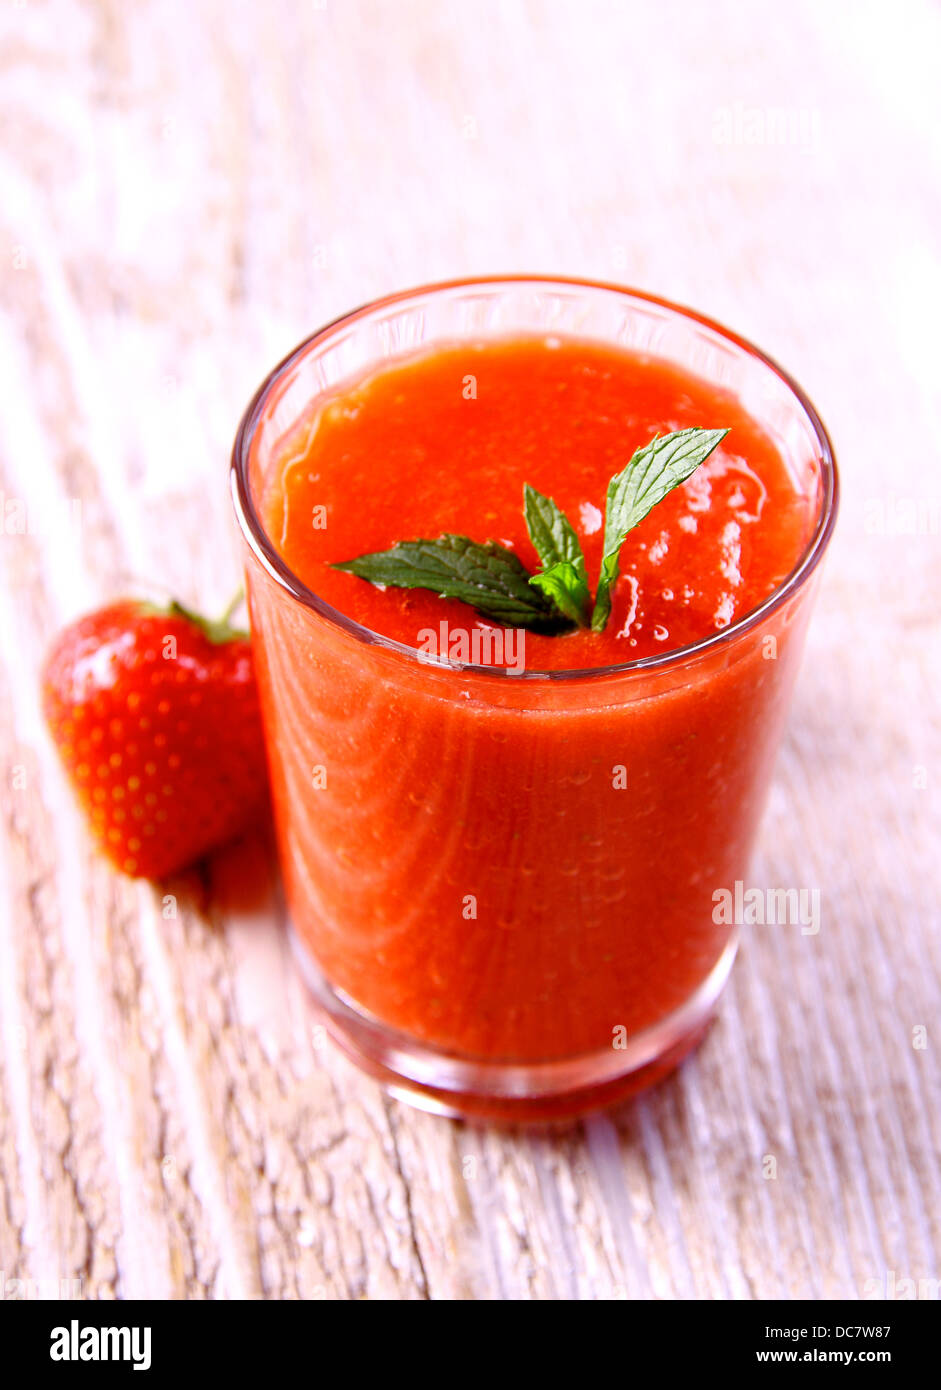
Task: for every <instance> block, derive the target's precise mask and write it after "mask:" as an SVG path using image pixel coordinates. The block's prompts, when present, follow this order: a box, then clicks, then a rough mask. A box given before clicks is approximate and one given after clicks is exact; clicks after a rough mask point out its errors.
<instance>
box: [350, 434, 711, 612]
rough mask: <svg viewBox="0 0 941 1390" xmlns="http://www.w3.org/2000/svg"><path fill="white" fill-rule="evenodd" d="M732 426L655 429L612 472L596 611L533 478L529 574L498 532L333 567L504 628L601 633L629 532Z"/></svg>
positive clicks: (526, 505) (407, 546) (526, 495)
mask: <svg viewBox="0 0 941 1390" xmlns="http://www.w3.org/2000/svg"><path fill="white" fill-rule="evenodd" d="M727 434H728V430H726V429H721V430H707V429H703V428H701V427H700V426H698V425H696V426H693V427H692V428H690V429H685V430H674V431H673V432H672V433H670V434H664V435H657V436H655V437H654V438H653V439H652V440H651V441H650V443H649V444H645V445H644V446H643V448H640V449H637V450H636V451H635V453H634V454H633V456H632V458H631V460H630V462H629V463H628V464H627V466H626V468H624V469H622V470H621V472H620V473H616V474H615V475H614V477H613V478H612V479H611V481H610V483H609V484H608V492H607V498H606V501H605V524H604V553H603V556H602V561H601V573H600V575H599V577H598V588H597V592H596V594H595V603H594V608H593V609H592V611H591V616H590V618H589V608H590V606H591V594H590V591H589V588H588V573H587V568H586V565H585V556H584V553H583V551H582V547H581V542H580V541H579V539H578V536H577V534H576V532H575V528H574V527H573V526H572V524H571V522H570V521H569V520H568V518H567V517H566V515H565V513H564V512H563V511H562V509H561V508H560V507H559V506H558V505H557V504H556V503H555V502H554V501H553V499H552V498H551V497H545V496H544V495H543V494H542V493H541V492H537V490H536V489H535V488H534V487H531V486H530V484H529V483H527V484H526V486H525V488H524V489H523V509H524V513H525V516H526V526H527V529H528V531H529V536H530V539H531V541H532V543H533V546H534V547H535V550H536V554H537V555H538V556H539V560H540V563H541V564H542V569H541V570H540V571H539V573H538V574H533V575H531V574H530V573H529V571H528V570H527V569H526V567H525V565H524V564H523V563H522V561H521V560H520V559H519V558H518V556H517V555H516V554H515V553H514V552H513V551H512V550H509V549H508V548H507V547H506V546H504V545H499V544H498V543H497V542H496V541H487V543H486V544H485V545H478V544H477V543H476V542H475V541H472V540H470V539H469V538H468V537H467V536H457V535H452V534H446V535H443V536H439V537H438V538H437V540H417V541H399V542H398V544H397V545H394V546H393V547H392V548H391V549H390V550H377V551H374V552H372V553H371V554H368V555H360V556H359V557H358V558H357V559H355V560H344V561H343V562H342V563H340V564H335V565H334V566H333V568H334V569H338V570H345V571H346V572H347V573H349V574H355V575H358V576H359V578H360V579H368V580H369V581H370V583H372V584H379V585H383V586H385V585H392V586H394V587H396V588H400V589H430V590H432V591H433V592H434V593H436V594H438V595H439V596H440V597H441V598H456V599H460V600H461V601H462V602H463V603H467V604H469V605H470V607H471V608H473V609H474V610H475V611H476V612H478V613H479V614H480V615H481V617H483V618H486V619H487V620H488V621H490V622H494V623H502V624H503V625H504V626H506V627H523V628H528V629H529V630H530V631H532V632H537V633H541V634H543V635H547V636H557V635H559V634H561V633H565V632H571V631H572V629H573V627H576V626H578V627H587V626H589V623H590V626H591V629H592V631H593V632H602V631H603V630H604V627H605V624H606V623H607V621H608V618H609V617H610V616H611V593H612V590H613V588H614V585H615V583H616V582H617V577H618V567H619V564H620V556H621V547H622V546H623V544H624V541H625V540H626V538H627V536H628V534H629V533H630V532H631V531H633V530H634V528H635V527H636V526H638V525H639V524H640V523H641V522H642V521H643V520H644V518H645V517H646V516H647V515H648V514H649V512H651V511H652V510H653V508H654V507H655V506H656V505H657V503H658V502H662V500H663V499H664V497H666V496H667V494H668V493H670V492H672V491H673V489H674V488H675V487H679V485H680V483H684V482H685V481H686V480H687V478H689V477H691V475H692V474H693V473H694V472H695V471H696V469H697V468H698V467H699V465H700V464H701V463H704V462H705V461H706V459H707V458H708V457H709V455H710V454H711V453H712V451H713V450H714V449H716V448H717V447H718V445H719V444H720V443H721V442H722V440H723V439H724V438H725V436H726V435H727Z"/></svg>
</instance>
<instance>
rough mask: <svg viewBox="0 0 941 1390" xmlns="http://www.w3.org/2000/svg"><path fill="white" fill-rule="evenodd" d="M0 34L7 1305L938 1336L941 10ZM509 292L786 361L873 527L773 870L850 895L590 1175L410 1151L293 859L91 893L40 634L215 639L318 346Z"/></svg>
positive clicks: (450, 17) (752, 957) (784, 772)
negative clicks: (235, 1304)
mask: <svg viewBox="0 0 941 1390" xmlns="http://www.w3.org/2000/svg"><path fill="white" fill-rule="evenodd" d="M0 23H2V41H0V140H2V154H0V159H2V163H0V295H2V304H0V390H2V408H0V488H2V491H3V528H2V534H0V575H2V590H0V646H2V675H0V747H2V779H0V798H2V818H3V831H4V836H3V841H2V849H0V904H2V907H0V1025H2V1062H0V1270H2V1271H3V1275H2V1276H0V1277H2V1278H3V1279H4V1280H7V1281H9V1280H11V1279H14V1278H22V1279H28V1280H34V1281H45V1280H54V1281H62V1280H77V1281H80V1282H79V1284H78V1285H77V1287H78V1288H80V1289H81V1291H82V1292H83V1293H84V1294H85V1295H86V1296H90V1297H96V1296H101V1297H111V1296H113V1295H118V1296H136V1295H143V1296H148V1295H153V1296H157V1297H169V1296H173V1297H177V1296H187V1297H193V1298H198V1297H204V1296H209V1297H218V1296H241V1295H248V1296H267V1297H275V1298H277V1297H287V1298H293V1297H306V1298H311V1297H326V1298H358V1297H370V1298H381V1297H390V1298H414V1297H432V1298H491V1297H500V1298H539V1299H543V1298H550V1299H554V1298H569V1297H572V1298H609V1297H622V1296H624V1297H634V1296H639V1297H643V1298H649V1297H657V1298H676V1297H697V1298H723V1297H734V1298H762V1297H769V1296H777V1295H783V1296H794V1297H799V1296H821V1297H824V1298H829V1297H834V1296H849V1297H866V1296H888V1297H896V1298H898V1297H904V1296H907V1295H908V1294H910V1293H912V1292H915V1293H917V1292H920V1293H921V1294H922V1295H923V1296H925V1295H929V1294H931V1293H932V1291H933V1292H934V1293H935V1295H936V1293H937V1285H936V1284H935V1285H932V1284H931V1283H930V1281H931V1280H937V1278H938V1276H939V1269H938V1249H939V1225H941V1203H939V1196H941V1171H939V1158H938V1155H939V1139H941V1114H939V1106H938V1100H939V1073H941V1068H939V1043H941V1020H939V1017H938V1003H939V996H941V989H939V974H941V970H939V967H941V945H939V934H938V925H939V916H941V910H939V893H938V888H939V883H938V878H939V875H938V867H937V866H938V858H939V856H938V823H939V822H938V810H939V793H938V788H939V782H941V765H939V752H941V737H939V727H938V712H937V711H938V706H937V699H938V696H937V690H938V681H939V676H941V650H939V641H938V608H939V603H938V594H939V592H941V537H939V498H941V478H939V444H938V441H939V439H941V410H939V389H938V380H939V376H938V346H937V344H938V327H937V326H938V323H939V322H941V260H939V230H938V229H939V227H941V178H939V174H941V168H939V166H941V102H939V97H938V91H939V88H938V82H937V74H938V71H939V67H941V12H939V10H938V7H937V6H936V5H934V4H931V3H928V0H899V3H898V4H896V5H894V6H892V7H891V8H887V7H884V6H880V5H876V4H868V3H850V0H830V3H827V4H819V3H811V0H799V2H798V3H793V4H790V5H788V6H784V7H782V6H781V5H779V4H775V3H770V0H762V2H761V3H751V4H748V5H742V4H741V3H732V0H723V3H720V4H714V5H709V6H700V5H696V4H693V3H692V2H691V0H690V3H685V4H684V3H678V0H661V3H658V4H656V5H653V4H643V5H642V4H627V3H621V4H618V3H614V0H612V2H611V3H592V2H590V0H589V2H588V3H585V0H583V3H580V4H577V5H576V4H572V3H570V0H529V3H522V2H521V0H500V3H497V2H496V0H477V3H474V4H465V3H458V0H445V3H431V2H430V0H429V2H428V3H416V2H415V0H399V3H395V4H381V3H368V4H367V3H364V4H358V3H344V0H327V3H326V4H324V3H305V4H296V3H290V0H279V3H271V4H259V5H245V6H240V5H231V4H226V3H223V0H188V2H184V0H179V3H175V2H174V0H169V2H167V0H163V2H161V0H142V2H141V3H138V4H135V5H133V6H130V5H122V4H119V3H118V2H117V0H101V2H100V3H96V4H93V3H91V0H84V3H79V2H78V0H75V2H74V3H70V0H46V2H44V0H25V3H17V2H16V0H4V3H3V7H2V16H0ZM507 270H530V271H544V272H553V273H571V274H581V275H588V276H594V277H598V278H606V279H617V280H621V281H623V282H626V283H632V284H635V285H639V286H641V287H644V288H648V289H651V290H654V291H656V292H659V293H661V294H665V295H667V296H670V297H672V298H675V299H678V300H680V301H684V302H687V303H692V304H694V305H695V306H696V307H698V308H700V309H702V310H703V311H705V312H707V313H711V314H713V315H715V316H716V317H718V318H720V319H723V320H725V321H726V322H728V323H729V324H730V325H731V326H732V327H734V328H736V329H738V330H739V331H741V332H743V333H745V334H747V335H748V336H750V337H752V338H754V339H755V340H756V341H758V342H759V343H761V344H762V345H763V346H764V347H766V348H767V349H769V350H770V351H771V352H772V353H773V354H775V355H777V356H778V357H780V359H781V360H782V361H783V362H784V363H785V364H786V365H787V366H788V367H789V368H790V369H791V370H792V371H794V373H795V374H796V375H797V376H798V378H799V379H800V380H801V381H802V382H803V384H804V385H805V386H806V387H807V389H808V390H809V391H810V393H811V395H812V396H813V397H814V399H815V400H816V401H817V403H818V405H819V406H820V408H821V410H822V412H823V414H824V416H825V418H826V420H827V422H828V424H829V426H830V428H831V430H832V433H833V435H834V438H835V441H836V445H837V450H838V453H839V455H840V459H841V463H842V468H843V477H844V487H845V493H844V509H843V515H842V520H841V525H840V529H839V532H838V535H837V539H836V541H835V544H834V547H833V550H832V551H831V557H830V561H829V565H828V570H827V575H826V583H825V587H824V590H823V594H822V598H821V603H820V607H819V610H818V614H817V621H816V624H815V627H814V630H813V633H812V636H811V640H810V646H809V651H808V656H807V660H806V663H805V667H804V671H803V674H802V678H801V682H800V685H799V689H798V692H797V696H796V701H795V706H794V710H793V717H792V720H791V724H790V731H789V734H788V738H787V742H786V747H785V749H784V752H783V756H782V758H781V761H780V765H779V769H778V775H777V779H776V783H775V788H774V794H773V797H772V802H771V806H770V810H769V814H768V817H767V821H766V823H765V827H764V833H763V837H762V842H761V851H760V855H759V859H758V862H757V863H756V865H755V869H754V875H753V878H754V882H755V883H756V884H767V885H776V884H803V885H807V886H815V887H819V888H820V889H821V894H822V911H823V920H822V926H821V931H820V933H819V935H817V936H815V937H807V936H801V935H800V933H799V931H796V930H794V929H793V928H790V929H789V928H783V929H782V928H754V929H752V930H751V931H750V932H746V939H745V943H744V949H743V952H742V955H741V958H740V961H739V964H738V966H737V968H736V972H735V975H734V980H733V984H732V986H731V990H730V992H729V994H728V995H727V997H726V1001H725V1004H724V1007H723V1010H722V1014H721V1018H720V1021H719V1023H718V1025H717V1026H716V1027H715V1029H714V1030H713V1032H712V1033H711V1035H710V1037H709V1038H708V1040H707V1042H706V1044H705V1045H704V1047H703V1048H702V1049H701V1050H700V1052H699V1053H698V1054H697V1055H696V1056H695V1058H694V1059H693V1060H691V1061H690V1062H689V1063H688V1064H687V1065H686V1066H684V1067H683V1069H682V1071H681V1072H680V1074H679V1075H678V1076H677V1077H676V1078H674V1079H673V1080H672V1081H670V1082H667V1083H666V1084H664V1085H662V1086H661V1087H660V1088H658V1089H657V1090H655V1091H653V1092H651V1093H649V1094H648V1095H647V1096H646V1097H645V1098H643V1099H642V1100H640V1101H639V1102H637V1103H636V1104H634V1105H633V1106H632V1107H630V1108H628V1109H626V1110H624V1111H622V1112H620V1113H616V1114H613V1115H608V1116H603V1117H600V1118H595V1119H592V1120H590V1121H588V1122H587V1123H585V1124H583V1125H580V1126H576V1127H574V1128H572V1129H571V1130H570V1131H569V1132H567V1133H564V1134H561V1135H546V1134H513V1133H505V1132H503V1133H501V1132H498V1131H496V1130H489V1129H477V1128H472V1127H466V1126H462V1125H458V1124H451V1123H448V1122H444V1121H440V1120H435V1119H432V1118H429V1117H425V1116H422V1115H418V1114H415V1113H412V1112H411V1111H408V1110H405V1109H403V1108H402V1107H400V1106H399V1105H398V1104H397V1103H395V1102H393V1101H390V1100H389V1099H387V1098H385V1097H384V1096H383V1095H382V1093H381V1092H380V1091H379V1090H378V1089H377V1088H376V1086H375V1085H374V1084H373V1083H372V1082H370V1081H368V1080H366V1079H365V1078H362V1077H361V1076H359V1075H358V1074H357V1073H355V1072H354V1071H352V1070H351V1069H350V1068H349V1067H348V1066H347V1065H346V1064H345V1063H344V1062H343V1061H342V1060H341V1059H340V1058H339V1057H338V1056H337V1055H336V1053H335V1052H333V1051H332V1050H331V1049H324V1048H322V1047H319V1046H318V1045H317V1044H318V1041H319V1035H318V1034H317V1033H316V1032H315V1031H314V1029H315V1024H316V1020H315V1018H314V1017H313V1015H312V1014H311V1012H310V1008H309V1005H308V1003H307V1001H306V999H305V997H304V994H303V991H302V988H301V987H300V985H299V983H298V980H297V979H296V977H295V975H294V972H293V969H292V967H291V964H290V961H289V959H288V956H287V953H286V949H285V945H284V940H283V936H282V933H281V930H280V926H279V923H280V914H279V906H278V897H277V881H276V875H275V872H274V870H273V867H272V864H271V861H270V857H269V856H268V853H267V851H266V850H265V848H264V847H262V846H258V845H255V846H249V847H247V848H243V850H242V851H240V852H239V853H229V854H227V855H224V856H222V857H221V858H220V859H219V860H217V861H216V862H215V864H214V865H213V866H212V867H211V869H209V870H208V871H207V872H206V874H193V875H191V876H189V877H188V878H187V879H186V880H184V881H181V882H179V883H177V884H175V885H174V886H173V889H172V891H173V892H175V893H176V894H177V895H178V897H179V912H178V915H177V917H176V918H169V919H165V918H164V915H163V907H162V897H161V893H162V892H164V891H170V890H169V889H164V890H159V889H156V890H155V889H154V888H152V887H150V886H148V885H146V884H141V883H134V882H130V881H128V880H125V879H122V878H120V877H117V876H116V875H114V874H113V873H112V872H111V871H110V870H109V869H108V868H107V867H106V866H105V865H104V864H103V863H102V862H101V861H100V860H99V859H98V858H96V857H95V856H94V855H93V854H92V853H91V852H90V850H89V847H88V844H87V842H86V840H85V838H84V836H83V834H82V833H81V830H80V827H79V825H78V823H77V820H76V818H75V815H74V813H73V811H72V808H71V804H70V802H69V799H68V796H67V794H66V792H65V789H64V786H63V783H62V780H61V778H60V775H59V773H58V769H57V766H56V764H55V762H54V758H53V755H52V751H51V749H50V747H49V745H48V743H47V741H46V739H45V737H44V733H43V730H42V727H41V724H40V720H39V716H38V709H37V699H36V673H37V669H38V665H39V661H40V659H41V655H42V651H43V649H44V646H45V644H46V642H47V640H48V638H49V636H50V634H51V633H52V632H53V630H54V629H55V628H56V627H57V626H58V625H59V624H60V623H61V622H63V621H64V620H66V619H67V618H70V617H72V616H74V615H75V614H76V613H78V612H79V611H80V610H82V609H84V608H87V607H90V606H93V605H94V604H95V603H97V602H100V601H103V600H105V599H107V598H110V597H113V596H115V595H117V594H119V593H121V592H122V591H124V590H125V589H126V588H127V587H128V585H129V584H131V583H132V582H134V581H144V582H151V583H154V584H160V585H165V586H166V587H168V588H170V589H172V590H173V591H175V592H176V593H178V594H180V595H181V596H182V597H184V598H187V599H190V600H194V601H200V602H202V603H204V604H205V605H208V606H212V605H217V606H219V607H221V606H222V605H223V603H224V599H225V597H226V596H227V594H228V593H229V591H230V590H231V588H232V587H233V585H234V582H235V581H236V576H237V568H238V566H237V550H236V547H235V543H234V534H233V528H232V525H231V522H230V518H229V511H228V503H227V497H226V464H227V454H228V449H229V446H230V441H231V437H232V434H233V432H234V429H235V425H236V422H237V420H238V417H239V415H240V413H241V409H242V407H243V405H244V403H245V401H246V400H247V398H248V396H249V395H250V393H251V391H252V390H253V388H254V387H255V385H256V384H257V382H258V381H259V380H260V378H261V377H262V376H263V375H264V373H265V372H266V370H267V369H268V368H269V367H270V365H271V364H272V363H273V362H274V361H275V360H277V359H278V358H279V357H280V356H281V355H283V353H284V352H285V351H286V350H287V349H288V348H290V347H291V346H292V345H293V344H294V343H295V342H296V341H297V340H298V339H300V338H301V337H303V336H304V335H305V334H306V333H307V332H309V331H310V330H311V329H313V328H314V327H316V326H318V325H319V324H321V323H323V322H325V321H327V320H329V319H330V318H331V317H333V316H335V315H336V314H338V313H340V312H342V311H343V310H345V309H347V308H349V307H352V306H353V305H355V304H358V303H360V302H362V301H364V300H366V299H369V298H371V297H373V296H375V295H377V294H381V293H383V292H386V291H388V290H390V289H394V288H399V287H403V286H406V285H408V284H412V283H420V282H424V281H427V280H429V279H433V278H447V277H452V276H456V275H461V274H473V273H478V272H480V273H485V272H488V271H507ZM72 503H74V510H73V511H70V512H68V515H67V516H66V519H65V520H64V521H63V520H62V514H63V509H65V508H68V507H69V506H70V505H71V504H72ZM24 507H25V508H26V511H27V513H28V517H29V523H30V530H29V531H28V532H27V533H26V534H20V520H21V519H22V517H23V515H24V511H23V508H24ZM69 518H71V519H69ZM18 519H19V520H18ZM908 532H911V534H908ZM237 880H238V881H237ZM248 880H250V881H248ZM919 1029H924V1030H926V1031H925V1035H924V1038H923V1039H922V1035H921V1034H920V1033H919V1032H918V1030H919ZM922 1041H923V1042H924V1046H921V1045H920V1044H921V1042H922ZM769 1158H772V1159H774V1160H775V1162H776V1177H773V1178H772V1177H769V1176H767V1174H768V1173H769V1172H770V1171H772V1169H773V1168H774V1166H775V1165H772V1164H769V1162H768V1159H769ZM905 1280H912V1281H915V1283H914V1284H913V1285H911V1286H909V1285H908V1284H905V1283H904V1282H902V1281H905ZM919 1281H920V1282H919ZM5 1287H8V1286H7V1285H5Z"/></svg>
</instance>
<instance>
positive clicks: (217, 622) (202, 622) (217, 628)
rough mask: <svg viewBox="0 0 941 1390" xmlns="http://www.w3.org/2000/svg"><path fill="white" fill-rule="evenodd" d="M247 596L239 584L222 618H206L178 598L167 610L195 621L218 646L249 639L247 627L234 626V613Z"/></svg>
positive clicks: (175, 615) (178, 616) (191, 621)
mask: <svg viewBox="0 0 941 1390" xmlns="http://www.w3.org/2000/svg"><path fill="white" fill-rule="evenodd" d="M244 598H245V590H244V589H243V588H242V587H241V585H240V586H239V589H238V592H237V593H236V594H235V595H234V597H233V598H232V600H231V602H230V603H229V604H228V606H227V607H226V610H225V612H224V613H223V614H222V617H221V618H204V617H203V615H202V614H201V613H196V612H194V611H193V609H192V608H186V607H185V606H184V605H183V604H182V603H179V602H178V601H177V600H176V599H174V600H173V602H172V603H171V604H170V606H169V608H168V609H167V612H169V613H170V614H172V615H173V616H174V617H177V618H185V619H186V620H187V622H190V623H193V624H194V625H195V626H196V627H198V628H199V629H200V631H201V632H202V633H203V634H204V635H205V636H206V637H207V638H208V640H209V641H210V642H212V643H213V644H214V645H216V646H221V644H222V643H223V642H233V641H235V640H236V639H239V640H241V641H247V640H248V637H249V635H250V634H249V632H248V630H247V629H246V628H240V627H233V626H232V621H231V620H232V615H233V614H234V613H235V612H236V610H237V609H238V607H239V605H240V604H241V603H242V602H243V600H244Z"/></svg>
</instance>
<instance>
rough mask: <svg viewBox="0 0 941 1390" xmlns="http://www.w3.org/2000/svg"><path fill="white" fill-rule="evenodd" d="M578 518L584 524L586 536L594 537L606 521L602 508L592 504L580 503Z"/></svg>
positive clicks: (583, 529)
mask: <svg viewBox="0 0 941 1390" xmlns="http://www.w3.org/2000/svg"><path fill="white" fill-rule="evenodd" d="M578 517H579V520H580V521H581V523H582V531H583V532H584V533H585V535H586V536H594V535H596V534H597V532H598V531H600V530H601V523H602V521H603V520H604V518H603V516H602V515H601V510H600V508H598V507H596V506H594V505H593V504H592V503H591V502H580V503H579V504H578Z"/></svg>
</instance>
